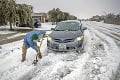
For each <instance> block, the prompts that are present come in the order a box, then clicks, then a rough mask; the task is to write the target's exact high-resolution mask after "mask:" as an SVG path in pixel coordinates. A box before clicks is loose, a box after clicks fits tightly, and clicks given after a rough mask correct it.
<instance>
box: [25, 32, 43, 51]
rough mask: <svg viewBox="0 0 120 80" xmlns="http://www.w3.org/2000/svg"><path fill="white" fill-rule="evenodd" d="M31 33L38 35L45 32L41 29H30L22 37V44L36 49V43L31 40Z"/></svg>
mask: <svg viewBox="0 0 120 80" xmlns="http://www.w3.org/2000/svg"><path fill="white" fill-rule="evenodd" d="M33 34H38V36H40V35H42V34H45V31H43V30H38V31H31V32H28V33H27V34H26V35H25V37H24V44H25V45H26V47H27V48H29V47H32V48H33V49H35V50H37V45H35V43H34V42H33V40H32V35H33Z"/></svg>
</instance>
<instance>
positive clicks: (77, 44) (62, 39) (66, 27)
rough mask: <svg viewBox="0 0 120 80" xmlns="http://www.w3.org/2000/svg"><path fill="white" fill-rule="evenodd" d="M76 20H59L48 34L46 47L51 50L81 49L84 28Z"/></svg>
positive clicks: (77, 50) (78, 50)
mask: <svg viewBox="0 0 120 80" xmlns="http://www.w3.org/2000/svg"><path fill="white" fill-rule="evenodd" d="M86 29H87V28H86V27H82V24H81V22H80V21H78V20H66V21H62V22H59V23H58V24H57V26H56V27H55V28H52V30H53V31H52V33H51V34H49V35H48V39H47V47H48V49H50V50H53V51H76V52H80V51H81V50H82V49H83V46H84V45H83V40H84V34H83V33H84V30H86Z"/></svg>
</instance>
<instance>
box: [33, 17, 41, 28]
mask: <svg viewBox="0 0 120 80" xmlns="http://www.w3.org/2000/svg"><path fill="white" fill-rule="evenodd" d="M33 24H34V27H35V28H38V27H41V22H40V20H39V19H38V18H34V19H33Z"/></svg>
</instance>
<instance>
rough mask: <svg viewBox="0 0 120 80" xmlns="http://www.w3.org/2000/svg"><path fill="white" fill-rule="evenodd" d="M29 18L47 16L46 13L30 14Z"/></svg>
mask: <svg viewBox="0 0 120 80" xmlns="http://www.w3.org/2000/svg"><path fill="white" fill-rule="evenodd" d="M31 16H47V14H46V13H32V15H31Z"/></svg>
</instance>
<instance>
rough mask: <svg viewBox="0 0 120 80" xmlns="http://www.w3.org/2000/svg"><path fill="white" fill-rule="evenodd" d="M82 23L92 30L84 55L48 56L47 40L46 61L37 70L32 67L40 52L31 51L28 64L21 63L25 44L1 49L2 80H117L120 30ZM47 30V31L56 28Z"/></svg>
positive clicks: (87, 32)
mask: <svg viewBox="0 0 120 80" xmlns="http://www.w3.org/2000/svg"><path fill="white" fill-rule="evenodd" d="M82 23H83V26H85V27H87V28H88V29H87V30H86V31H85V32H84V35H85V41H84V43H85V52H84V53H81V54H78V53H76V52H68V53H63V52H62V53H61V52H58V53H55V52H50V53H47V45H46V44H47V43H46V41H47V39H45V40H44V41H43V44H42V48H41V52H42V55H43V58H42V59H41V60H39V62H38V64H37V66H34V65H32V62H33V60H34V59H35V56H36V52H35V51H34V50H32V49H31V48H30V49H28V50H27V56H26V59H27V60H26V61H25V62H23V63H21V53H22V52H21V46H22V43H23V40H20V41H16V42H12V43H9V44H4V45H0V47H1V48H0V80H113V79H114V78H115V76H116V74H117V69H118V67H119V63H120V59H119V57H120V26H118V25H112V24H104V23H97V22H82ZM43 26H44V28H42V29H45V30H47V29H50V28H51V27H55V26H54V25H49V24H44V25H43ZM47 33H48V34H49V33H50V31H48V32H47ZM117 80H120V79H117Z"/></svg>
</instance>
